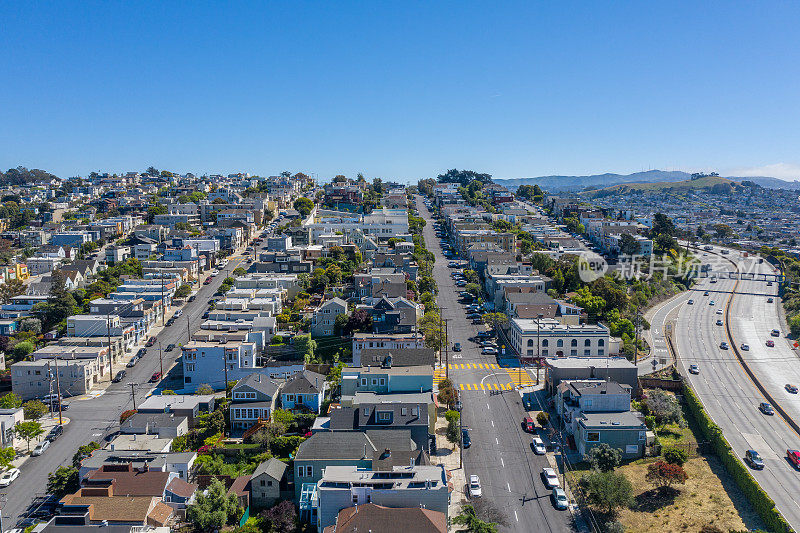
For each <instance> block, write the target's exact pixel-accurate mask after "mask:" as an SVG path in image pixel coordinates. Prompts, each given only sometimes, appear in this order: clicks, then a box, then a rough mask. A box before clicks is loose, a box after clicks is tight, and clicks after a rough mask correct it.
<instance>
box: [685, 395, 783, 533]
mask: <svg viewBox="0 0 800 533" xmlns="http://www.w3.org/2000/svg"><path fill="white" fill-rule="evenodd" d="M683 396H684V398H685V399H686V403H687V405H688V406H689V411H691V413H692V416H694V418H695V420H696V421H697V424H698V426H699V427H700V430H701V431H702V432H703V436H704V437H705V438H706V440H708V441H709V442H710V443H711V448H712V449H713V450H714V454H715V455H716V456H717V457H719V459H720V461H721V462H722V465H723V466H724V467H725V470H727V472H728V474H730V475H731V477H732V478H733V480H734V481H735V482H736V486H737V487H739V490H741V491H742V493H744V495H745V497H746V498H747V500H748V501H749V502H750V504H751V505H752V506H753V509H755V511H756V512H757V513H758V515H759V516H760V517H761V519H762V520H763V521H764V524H765V525H766V526H767V528H768V529H769V530H770V531H774V532H776V533H790V532H792V531H794V530H793V529H792V528H791V527H790V526H789V524H788V523H787V522H786V520H785V519H784V518H783V516H781V514H780V512H778V509H776V508H775V502H774V501H772V498H770V497H769V495H768V494H767V493H766V492H764V489H762V488H761V486H759V484H758V482H757V481H756V480H755V478H754V477H753V476H752V475H751V474H750V471H749V470H747V467H746V466H745V465H744V463H742V461H740V460H739V458H738V457H736V454H735V453H734V452H733V450H732V449H731V445H730V444H728V441H727V440H726V439H725V437H724V436H723V434H722V430H721V429H720V428H719V426H717V425H716V424H715V423H714V422H713V421H712V420H711V417H710V416H708V413H706V410H705V409H704V408H703V404H702V403H700V400H699V399H698V398H697V395H696V394H695V393H694V391H693V390H692V389H691V388H690V387H689V385H688V383H687V382H685V381H684V383H683Z"/></svg>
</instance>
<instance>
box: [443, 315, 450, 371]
mask: <svg viewBox="0 0 800 533" xmlns="http://www.w3.org/2000/svg"><path fill="white" fill-rule="evenodd" d="M448 320H450V319H449V318H445V319H444V368H445V374H444V375H445V377H446V378H447V379H450V374H449V370H447V369H448V368H450V357H449V356H448V353H447V345H448V344H449V341H448V340H447V322H448Z"/></svg>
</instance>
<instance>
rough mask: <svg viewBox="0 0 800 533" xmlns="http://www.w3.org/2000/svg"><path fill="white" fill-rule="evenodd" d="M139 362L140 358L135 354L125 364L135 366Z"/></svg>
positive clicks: (130, 366)
mask: <svg viewBox="0 0 800 533" xmlns="http://www.w3.org/2000/svg"><path fill="white" fill-rule="evenodd" d="M138 362H139V358H138V357H136V356H134V357H131V360H130V361H128V363H127V364H126V365H125V366H127V367H128V368H133V367H135V366H136V363H138Z"/></svg>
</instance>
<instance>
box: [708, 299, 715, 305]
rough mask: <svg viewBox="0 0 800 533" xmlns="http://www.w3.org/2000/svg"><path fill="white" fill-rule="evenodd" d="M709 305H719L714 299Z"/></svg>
mask: <svg viewBox="0 0 800 533" xmlns="http://www.w3.org/2000/svg"><path fill="white" fill-rule="evenodd" d="M708 305H717V303H716V302H715V301H714V300H711V301H710V302H708Z"/></svg>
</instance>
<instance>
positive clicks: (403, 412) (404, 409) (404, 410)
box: [400, 407, 408, 416]
mask: <svg viewBox="0 0 800 533" xmlns="http://www.w3.org/2000/svg"><path fill="white" fill-rule="evenodd" d="M400 414H401V415H403V416H406V415H407V414H408V408H407V407H401V408H400Z"/></svg>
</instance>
